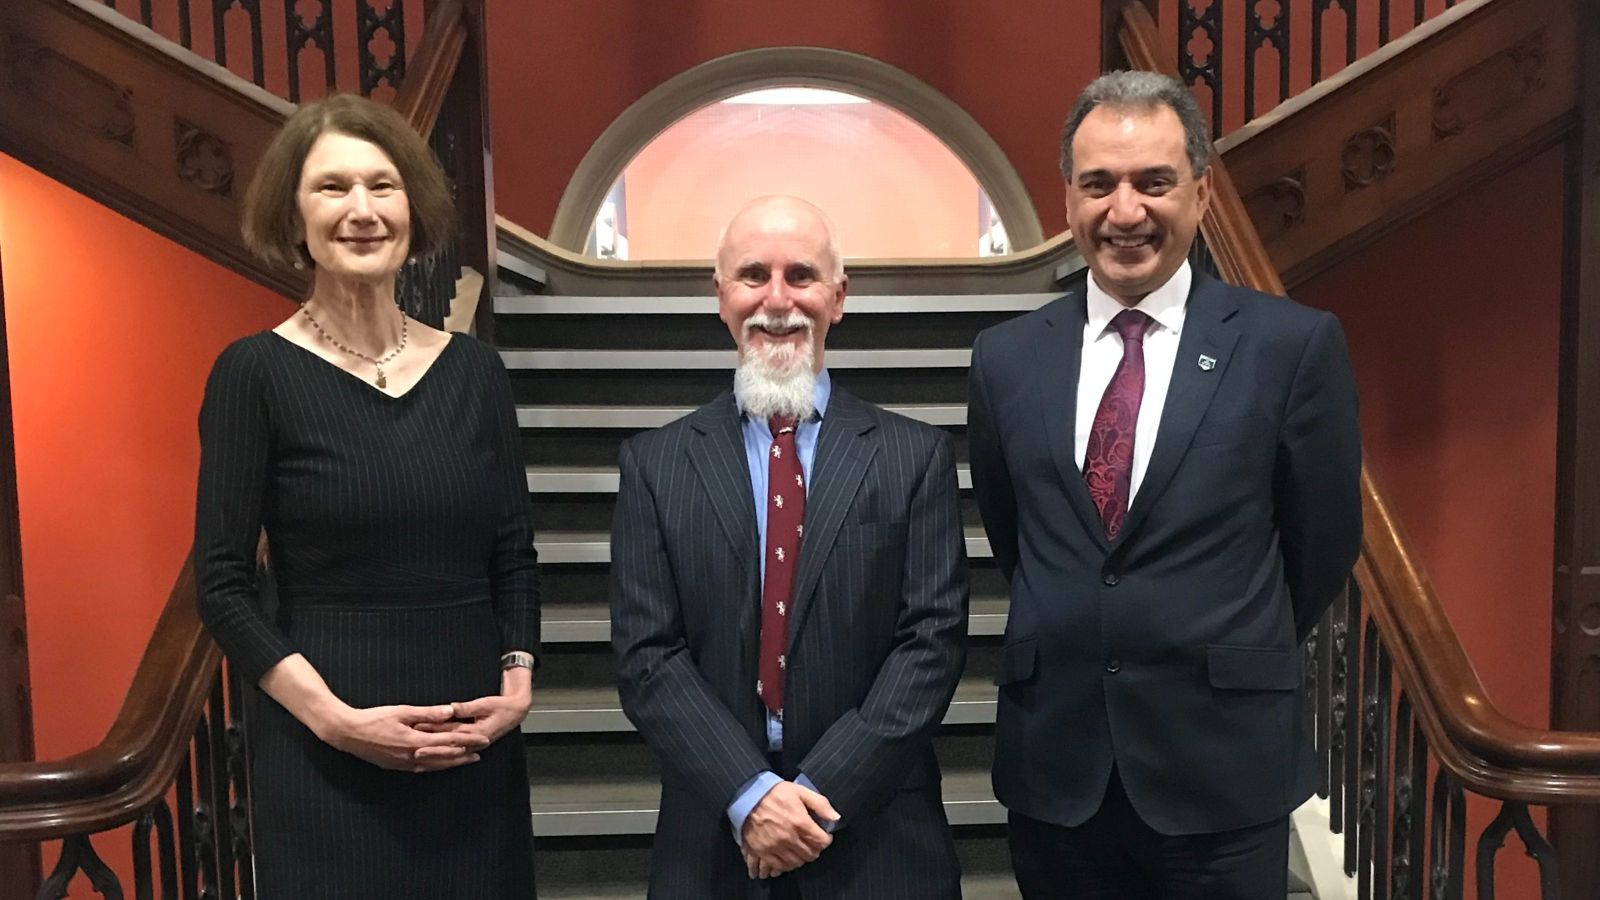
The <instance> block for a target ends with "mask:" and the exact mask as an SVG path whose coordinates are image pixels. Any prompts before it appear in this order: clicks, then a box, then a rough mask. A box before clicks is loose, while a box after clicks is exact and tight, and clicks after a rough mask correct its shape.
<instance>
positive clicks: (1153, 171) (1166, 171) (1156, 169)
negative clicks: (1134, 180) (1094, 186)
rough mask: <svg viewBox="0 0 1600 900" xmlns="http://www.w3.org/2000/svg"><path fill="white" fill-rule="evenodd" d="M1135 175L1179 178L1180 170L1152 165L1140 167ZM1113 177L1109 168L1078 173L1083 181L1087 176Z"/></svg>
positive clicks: (1079, 178)
mask: <svg viewBox="0 0 1600 900" xmlns="http://www.w3.org/2000/svg"><path fill="white" fill-rule="evenodd" d="M1134 175H1135V177H1141V178H1162V177H1165V178H1177V177H1179V175H1178V170H1177V169H1176V168H1174V167H1173V166H1151V167H1150V168H1148V169H1140V170H1139V171H1138V172H1136V173H1134ZM1112 177H1114V176H1112V174H1111V170H1109V169H1090V170H1088V171H1086V172H1082V173H1080V174H1079V175H1078V180H1079V181H1082V180H1084V179H1087V178H1112Z"/></svg>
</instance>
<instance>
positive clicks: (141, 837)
mask: <svg viewBox="0 0 1600 900" xmlns="http://www.w3.org/2000/svg"><path fill="white" fill-rule="evenodd" d="M154 810H155V807H151V808H150V809H147V810H145V812H144V814H143V815H141V816H140V817H139V818H137V819H135V820H134V822H133V896H134V900H155V876H154V874H153V873H152V872H151V866H150V832H151V831H152V830H153V829H154V828H155V811H154Z"/></svg>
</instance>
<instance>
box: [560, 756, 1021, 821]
mask: <svg viewBox="0 0 1600 900" xmlns="http://www.w3.org/2000/svg"><path fill="white" fill-rule="evenodd" d="M534 774H535V776H537V774H538V773H534ZM943 792H944V808H945V815H946V816H947V817H948V818H949V820H950V824H951V825H978V824H998V823H1001V822H1004V821H1005V818H1006V817H1005V809H1004V808H1003V807H1001V806H1000V802H999V801H998V800H995V799H994V792H993V789H992V788H991V787H990V782H989V770H988V769H981V770H972V769H965V770H961V769H958V770H951V771H947V772H945V773H944V782H943ZM530 797H531V800H530V803H531V805H532V807H533V833H534V834H536V835H542V836H545V837H556V836H575V835H605V834H652V833H654V831H655V820H656V812H657V811H658V808H659V805H660V801H661V785H660V783H659V782H657V781H656V780H654V779H649V780H645V779H617V778H606V777H604V776H603V775H597V776H595V777H593V778H584V779H576V778H564V779H561V780H559V781H549V782H537V783H535V784H534V785H533V786H532V787H531V788H530Z"/></svg>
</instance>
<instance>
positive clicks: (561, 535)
mask: <svg viewBox="0 0 1600 900" xmlns="http://www.w3.org/2000/svg"><path fill="white" fill-rule="evenodd" d="M964 530H965V532H966V539H967V556H968V557H969V558H972V559H989V558H991V557H993V556H994V553H993V552H991V550H990V549H989V538H988V536H986V535H985V534H984V533H983V529H982V528H966V529H964ZM533 546H534V549H536V550H538V551H539V562H541V563H546V564H552V565H553V564H560V563H609V562H611V535H610V534H608V533H606V532H604V531H545V532H541V533H540V534H539V535H538V536H537V538H535V540H534V542H533Z"/></svg>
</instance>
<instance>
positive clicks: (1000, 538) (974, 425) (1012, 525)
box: [967, 334, 1017, 581]
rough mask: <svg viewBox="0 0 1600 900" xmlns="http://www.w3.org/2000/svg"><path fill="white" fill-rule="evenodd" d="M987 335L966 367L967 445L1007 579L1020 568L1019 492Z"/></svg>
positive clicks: (975, 488) (983, 513)
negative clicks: (989, 365) (987, 359)
mask: <svg viewBox="0 0 1600 900" xmlns="http://www.w3.org/2000/svg"><path fill="white" fill-rule="evenodd" d="M983 342H984V336H983V335H981V334H980V335H978V340H977V341H976V342H974V343H973V345H972V365H971V368H969V369H968V371H967V445H968V448H969V449H968V456H969V460H970V463H971V466H972V492H973V494H974V496H976V498H977V500H978V513H979V515H980V516H982V518H983V528H984V531H985V533H987V534H988V536H989V546H990V548H991V549H992V550H993V552H994V559H995V563H996V564H998V565H999V567H1000V572H1001V574H1003V575H1005V576H1006V580H1007V581H1010V580H1011V575H1012V573H1013V572H1015V571H1016V569H1017V495H1016V494H1015V493H1014V492H1013V491H1012V487H1011V472H1010V470H1008V469H1007V468H1006V457H1005V452H1004V451H1003V450H1002V449H1001V447H1000V435H999V434H998V433H997V432H996V430H995V422H994V412H993V406H992V405H991V404H990V401H989V383H988V379H987V377H986V375H985V372H984V367H983Z"/></svg>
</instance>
